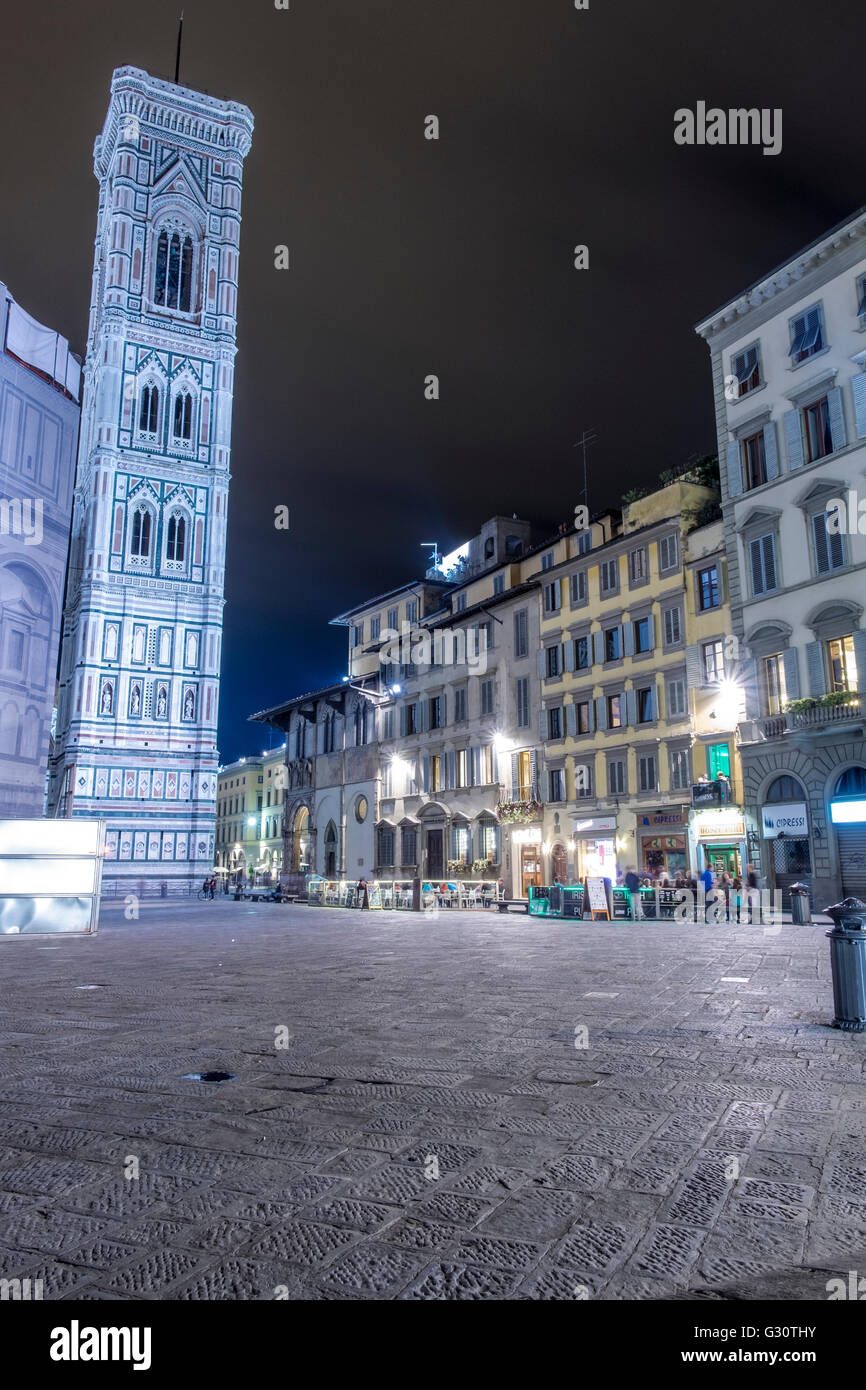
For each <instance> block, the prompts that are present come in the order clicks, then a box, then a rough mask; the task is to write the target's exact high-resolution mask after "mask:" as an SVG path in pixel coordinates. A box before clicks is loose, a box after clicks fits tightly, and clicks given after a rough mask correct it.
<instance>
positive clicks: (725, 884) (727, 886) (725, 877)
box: [719, 869, 731, 922]
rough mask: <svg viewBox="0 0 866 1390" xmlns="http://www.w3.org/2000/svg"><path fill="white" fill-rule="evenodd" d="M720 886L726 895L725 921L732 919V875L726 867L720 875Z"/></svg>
mask: <svg viewBox="0 0 866 1390" xmlns="http://www.w3.org/2000/svg"><path fill="white" fill-rule="evenodd" d="M719 887H720V888H721V890H722V892H723V893H724V895H725V921H726V922H730V920H731V875H730V874H729V873H728V871H727V869H724V870H723V871H722V873H721V874H720V875H719Z"/></svg>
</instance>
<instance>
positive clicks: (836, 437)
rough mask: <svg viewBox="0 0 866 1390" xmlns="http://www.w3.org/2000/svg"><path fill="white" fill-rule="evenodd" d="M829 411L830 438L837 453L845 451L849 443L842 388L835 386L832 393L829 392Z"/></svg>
mask: <svg viewBox="0 0 866 1390" xmlns="http://www.w3.org/2000/svg"><path fill="white" fill-rule="evenodd" d="M827 409H828V411H829V413H830V438H831V439H832V441H833V450H834V452H835V451H836V450H837V449H844V448H845V445H846V444H847V443H848V434H847V431H846V429H845V410H844V408H843V405H842V388H841V386H834V387H833V389H832V391H828V392H827Z"/></svg>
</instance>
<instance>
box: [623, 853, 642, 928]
mask: <svg viewBox="0 0 866 1390" xmlns="http://www.w3.org/2000/svg"><path fill="white" fill-rule="evenodd" d="M625 886H626V888H627V889H628V893H629V898H630V899H631V915H632V920H633V921H635V922H639V921H641V919H642V918H643V909H642V907H641V901H640V879H639V878H638V876H637V870H636V869H635V867H634V865H633V864H632V865H630V866H629V869H628V871H627V873H626V876H625Z"/></svg>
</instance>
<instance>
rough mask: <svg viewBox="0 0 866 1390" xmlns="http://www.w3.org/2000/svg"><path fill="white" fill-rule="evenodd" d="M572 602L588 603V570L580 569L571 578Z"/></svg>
mask: <svg viewBox="0 0 866 1390" xmlns="http://www.w3.org/2000/svg"><path fill="white" fill-rule="evenodd" d="M569 590H570V594H571V602H572V603H586V570H578V571H577V573H576V574H573V575H572V576H571V579H570V580H569Z"/></svg>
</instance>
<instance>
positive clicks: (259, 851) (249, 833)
mask: <svg viewBox="0 0 866 1390" xmlns="http://www.w3.org/2000/svg"><path fill="white" fill-rule="evenodd" d="M285 758H286V754H285V745H283V746H282V747H280V748H275V749H273V750H272V751H271V752H268V753H263V754H262V756H261V757H260V758H239V759H238V760H237V762H234V763H229V764H227V766H225V767H221V768H220V769H219V771H218V773H217V805H216V850H215V857H214V863H215V864H216V865H217V866H218V867H221V868H225V869H228V870H229V871H230V872H235V871H236V870H238V869H241V870H243V872H244V874H245V875H246V874H247V873H248V871H249V869H250V868H252V869H253V870H255V871H257V872H258V873H259V874H264V873H270V874H271V875H276V874H279V872H280V869H281V868H282V861H283V800H284V796H285V782H286V778H285Z"/></svg>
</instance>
